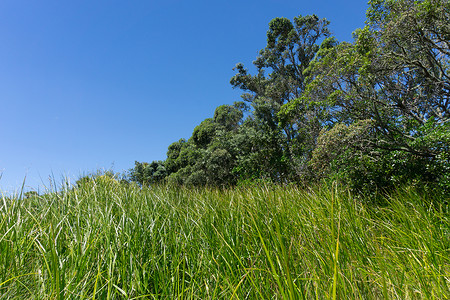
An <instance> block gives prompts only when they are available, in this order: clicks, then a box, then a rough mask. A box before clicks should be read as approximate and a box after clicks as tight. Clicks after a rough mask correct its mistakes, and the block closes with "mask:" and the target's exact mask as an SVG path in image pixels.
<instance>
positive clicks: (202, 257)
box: [0, 175, 450, 299]
mask: <svg viewBox="0 0 450 300" xmlns="http://www.w3.org/2000/svg"><path fill="white" fill-rule="evenodd" d="M102 176H103V175H101V176H100V177H99V178H98V180H97V181H96V183H95V184H88V185H85V186H80V187H78V188H75V189H65V190H63V191H61V192H57V193H48V194H44V195H41V196H39V197H38V198H36V197H32V198H27V199H17V198H10V199H6V198H4V199H2V201H0V203H1V204H0V253H1V255H0V298H2V299H80V298H81V299H185V298H187V299H224V298H225V299H272V298H274V299H302V298H304V299H317V298H318V299H322V298H326V299H329V298H333V297H336V299H349V298H352V299H353V298H358V299H380V298H384V299H397V298H399V299H411V298H427V299H428V298H429V299H433V298H436V299H446V297H447V296H448V295H449V294H450V283H449V274H448V266H449V265H450V257H449V255H448V249H449V248H450V241H449V239H448V233H449V231H450V218H449V210H448V209H449V208H448V206H445V205H442V204H439V203H436V202H435V201H434V199H433V195H432V194H431V193H428V194H420V193H418V192H417V191H416V190H415V189H399V190H398V191H397V193H395V194H392V195H391V196H390V197H385V198H383V201H384V203H385V205H384V206H376V205H368V204H367V203H366V202H363V201H361V200H360V199H358V198H355V197H353V196H351V195H350V194H349V193H347V192H346V191H345V190H343V189H342V190H341V189H340V188H338V187H337V186H335V185H334V186H329V187H327V186H322V187H316V188H309V189H307V190H299V189H297V188H295V187H294V186H289V187H287V186H279V185H275V184H269V185H267V184H265V183H261V184H255V185H252V186H251V187H240V188H236V189H221V190H219V189H205V188H203V189H196V188H191V189H186V188H183V187H174V188H170V187H168V186H165V185H155V186H153V187H152V188H151V189H150V188H145V187H144V188H140V187H138V186H136V185H129V186H124V185H120V184H117V183H116V182H115V181H113V179H112V178H111V177H108V176H103V177H102ZM100 178H101V179H100ZM349 279H351V280H349Z"/></svg>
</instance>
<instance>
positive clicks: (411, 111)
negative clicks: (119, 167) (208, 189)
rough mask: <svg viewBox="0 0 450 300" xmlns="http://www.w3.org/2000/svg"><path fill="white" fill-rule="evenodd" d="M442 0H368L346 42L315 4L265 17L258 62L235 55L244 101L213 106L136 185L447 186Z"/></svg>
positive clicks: (447, 9) (449, 127)
mask: <svg viewBox="0 0 450 300" xmlns="http://www.w3.org/2000/svg"><path fill="white" fill-rule="evenodd" d="M449 58H450V3H449V1H448V0H447V1H446V0H421V1H413V0H398V1H391V0H371V1H369V9H368V11H367V20H366V26H365V27H364V28H363V29H357V30H356V31H355V32H354V41H353V43H347V42H338V41H337V40H336V39H335V38H334V37H332V36H331V32H330V29H329V22H328V21H327V20H326V19H320V18H318V17H317V16H315V15H309V16H298V17H296V18H294V19H293V20H292V21H291V20H289V19H286V18H276V19H273V20H272V21H271V22H270V23H269V29H268V31H267V45H266V46H265V48H264V49H262V50H261V51H260V52H259V56H258V57H257V58H256V60H255V61H254V62H253V64H254V66H255V67H256V70H257V72H256V74H251V73H250V72H249V71H248V70H247V69H246V68H245V67H244V66H243V65H242V64H237V65H236V67H235V71H236V74H235V75H234V76H233V77H232V78H231V81H230V83H231V85H232V86H233V87H234V88H238V89H241V90H242V91H243V94H242V99H243V101H242V102H235V103H234V104H232V105H222V106H219V107H218V108H216V110H215V112H214V116H213V117H212V118H208V119H206V120H204V121H203V122H201V123H200V124H199V125H198V126H197V127H195V129H194V131H193V133H192V136H191V137H190V138H189V139H188V140H185V139H181V140H179V141H177V142H174V143H173V144H171V145H170V146H169V148H168V151H167V159H166V160H165V161H153V162H151V163H146V162H136V163H135V166H134V168H133V169H131V170H130V179H131V180H132V181H135V182H138V183H139V184H141V185H152V184H155V183H158V182H169V183H175V184H182V185H209V186H229V185H235V184H237V183H238V182H240V181H247V180H249V181H253V180H268V181H271V182H277V183H288V182H297V183H306V182H308V183H309V182H314V181H320V180H323V179H332V180H340V181H342V182H345V183H346V184H348V185H349V187H351V188H353V189H355V190H360V191H373V190H374V189H390V188H394V187H396V186H398V185H402V184H411V185H421V186H424V187H429V188H433V189H439V190H440V191H441V192H443V193H450V149H449V145H450V122H449V108H450V77H449V76H450V74H449V68H450V60H449Z"/></svg>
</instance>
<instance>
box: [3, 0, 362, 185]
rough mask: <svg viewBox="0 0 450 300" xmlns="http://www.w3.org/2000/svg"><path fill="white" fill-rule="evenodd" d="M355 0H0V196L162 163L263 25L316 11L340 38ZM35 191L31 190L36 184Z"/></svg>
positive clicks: (224, 95) (222, 100)
mask: <svg viewBox="0 0 450 300" xmlns="http://www.w3.org/2000/svg"><path fill="white" fill-rule="evenodd" d="M366 9H367V4H366V1H361V0H347V1H335V0H315V1H291V0H250V1H246V0H239V1H238V0H227V1H211V0H190V1H187V0H185V1H177V0H165V1H152V0H147V1H143V0H141V1H138V0H136V1H125V0H121V1H116V0H76V1H61V0H53V1H48V0H39V1H31V0H29V1H22V0H2V1H0V40H1V43H0V114H1V115H0V139H1V140H0V141H1V147H0V172H2V178H1V179H0V190H2V191H3V192H11V191H15V190H18V189H19V188H20V186H21V185H22V182H23V180H24V178H25V176H26V178H27V179H26V189H27V190H29V189H38V187H39V186H42V183H44V184H46V185H48V177H49V175H51V174H53V175H54V176H55V177H56V181H58V182H59V181H60V179H61V178H62V177H63V176H68V177H70V178H72V179H76V178H78V177H79V176H80V175H82V174H84V173H89V172H92V171H95V170H97V169H110V168H111V167H113V169H114V171H117V172H120V171H122V170H126V169H129V168H131V167H133V166H134V161H135V160H138V161H152V160H163V159H165V158H166V151H167V147H168V145H169V144H170V143H172V142H174V141H177V140H178V139H180V138H188V137H189V136H190V135H191V133H192V130H193V129H194V127H195V126H196V125H198V124H199V123H200V122H201V121H202V120H204V119H205V118H208V117H211V116H212V115H213V113H214V109H215V108H216V107H217V106H219V105H222V104H231V103H233V102H234V101H237V100H239V99H240V98H239V95H240V92H239V91H238V90H233V89H232V88H231V86H230V84H229V80H230V78H231V77H232V76H233V74H234V72H233V70H232V68H233V67H234V66H235V64H236V63H238V62H243V63H244V65H246V66H247V67H250V66H251V63H252V61H253V60H254V59H255V58H256V56H257V54H258V51H259V50H260V49H261V48H263V47H264V46H265V41H266V36H265V34H266V31H267V24H268V23H269V21H270V20H271V19H273V18H275V17H287V18H289V19H291V20H292V18H293V17H294V16H297V15H299V14H301V15H307V14H312V13H315V14H317V15H318V16H319V17H325V18H327V19H328V20H330V21H331V26H330V28H331V30H332V31H333V33H334V35H335V36H336V37H337V38H338V40H340V41H352V37H351V33H352V31H354V30H355V29H356V28H360V27H362V26H364V20H365V11H366ZM40 189H41V190H42V187H40Z"/></svg>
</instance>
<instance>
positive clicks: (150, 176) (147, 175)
mask: <svg viewBox="0 0 450 300" xmlns="http://www.w3.org/2000/svg"><path fill="white" fill-rule="evenodd" d="M166 176H167V170H166V167H165V164H164V162H163V161H152V162H151V163H146V162H144V163H140V162H138V161H136V162H135V163H134V168H133V169H131V170H130V180H131V181H134V182H137V183H139V184H140V185H141V186H147V185H151V184H155V183H159V182H162V181H163V180H164V179H165V178H166Z"/></svg>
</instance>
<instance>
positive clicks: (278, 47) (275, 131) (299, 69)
mask: <svg viewBox="0 0 450 300" xmlns="http://www.w3.org/2000/svg"><path fill="white" fill-rule="evenodd" d="M328 25H329V22H328V21H327V20H326V19H319V18H318V17H317V16H316V15H309V16H298V17H295V18H294V20H293V22H291V21H290V20H289V19H287V18H275V19H273V20H272V21H271V22H270V23H269V30H268V31H267V45H266V47H265V48H264V49H262V50H261V51H260V53H259V56H258V57H257V58H256V60H255V61H254V62H253V64H254V65H255V66H256V68H257V74H256V75H251V74H249V72H248V70H246V69H245V68H244V66H243V65H242V64H237V66H236V68H235V70H237V74H236V75H235V76H233V77H232V78H231V81H230V83H231V84H232V86H233V87H235V88H240V89H242V90H243V91H244V94H243V95H242V97H243V99H244V100H245V101H248V102H250V103H251V105H252V107H253V109H254V110H253V119H254V121H253V122H251V123H252V124H253V125H254V126H256V130H257V131H260V132H263V133H264V135H266V136H267V138H268V139H269V140H270V142H269V143H267V144H266V146H267V147H270V148H272V149H266V150H267V151H265V152H267V153H270V155H276V156H277V157H271V159H272V160H275V161H277V162H278V163H279V165H280V167H282V168H283V169H286V163H281V162H290V161H292V158H293V157H296V156H301V155H303V153H301V152H302V151H303V149H302V147H301V146H298V145H299V144H301V143H302V142H303V140H302V139H299V135H298V132H299V131H298V124H296V123H292V122H282V123H280V121H281V120H280V118H279V116H278V113H279V112H280V109H281V107H282V105H284V104H286V103H289V102H291V101H292V100H294V99H296V98H298V97H300V96H301V94H302V93H303V91H304V89H305V77H306V74H305V70H307V69H308V67H309V64H310V62H311V61H312V60H313V59H314V57H315V56H316V54H317V51H318V50H319V49H320V46H319V43H320V42H321V40H322V39H324V38H326V37H328V36H329V35H330V31H329V29H328ZM266 73H268V74H266ZM280 125H281V126H280ZM291 167H292V166H291ZM267 171H268V170H267ZM270 172H274V170H273V169H271V170H270ZM275 172H276V173H278V174H274V175H273V176H272V177H285V176H286V171H285V170H278V171H277V170H275ZM288 173H290V172H288Z"/></svg>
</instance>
